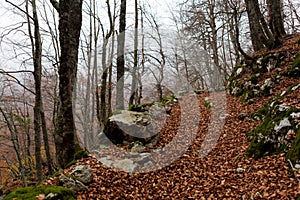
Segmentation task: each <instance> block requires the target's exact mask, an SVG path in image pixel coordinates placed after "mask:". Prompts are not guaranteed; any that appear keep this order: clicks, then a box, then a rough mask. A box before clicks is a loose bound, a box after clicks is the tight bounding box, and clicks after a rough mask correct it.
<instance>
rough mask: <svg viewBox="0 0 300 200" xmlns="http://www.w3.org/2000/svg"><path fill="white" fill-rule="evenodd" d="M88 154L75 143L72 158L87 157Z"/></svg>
mask: <svg viewBox="0 0 300 200" xmlns="http://www.w3.org/2000/svg"><path fill="white" fill-rule="evenodd" d="M88 156H89V152H87V151H86V150H84V149H83V148H82V147H81V146H80V145H79V144H75V155H74V159H75V160H79V159H81V158H87V157H88Z"/></svg>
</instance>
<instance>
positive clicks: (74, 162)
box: [65, 160, 77, 168]
mask: <svg viewBox="0 0 300 200" xmlns="http://www.w3.org/2000/svg"><path fill="white" fill-rule="evenodd" d="M76 163H77V161H76V160H72V161H71V162H69V163H68V164H66V166H65V168H69V167H71V166H72V165H75V164H76Z"/></svg>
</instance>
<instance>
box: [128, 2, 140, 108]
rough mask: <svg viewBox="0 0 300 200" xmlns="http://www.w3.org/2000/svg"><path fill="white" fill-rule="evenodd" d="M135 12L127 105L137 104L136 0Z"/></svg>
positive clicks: (137, 21) (137, 19) (137, 22)
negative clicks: (131, 65)
mask: <svg viewBox="0 0 300 200" xmlns="http://www.w3.org/2000/svg"><path fill="white" fill-rule="evenodd" d="M134 8H135V9H134V10H135V23H134V55H133V57H134V58H133V70H132V82H131V95H130V99H129V105H131V104H133V103H134V101H135V102H137V67H138V25H139V18H138V16H139V13H138V3H137V0H135V1H134Z"/></svg>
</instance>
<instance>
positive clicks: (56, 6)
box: [50, 0, 59, 12]
mask: <svg viewBox="0 0 300 200" xmlns="http://www.w3.org/2000/svg"><path fill="white" fill-rule="evenodd" d="M50 2H51V4H52V6H53V7H54V8H55V10H56V11H57V12H59V3H58V2H57V1H56V0H50Z"/></svg>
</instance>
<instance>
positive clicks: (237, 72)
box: [236, 67, 243, 75]
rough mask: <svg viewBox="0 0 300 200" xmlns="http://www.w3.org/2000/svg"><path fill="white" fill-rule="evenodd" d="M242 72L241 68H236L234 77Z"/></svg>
mask: <svg viewBox="0 0 300 200" xmlns="http://www.w3.org/2000/svg"><path fill="white" fill-rule="evenodd" d="M242 71H243V68H241V67H240V68H238V69H237V70H236V75H239V74H240V73H242Z"/></svg>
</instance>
